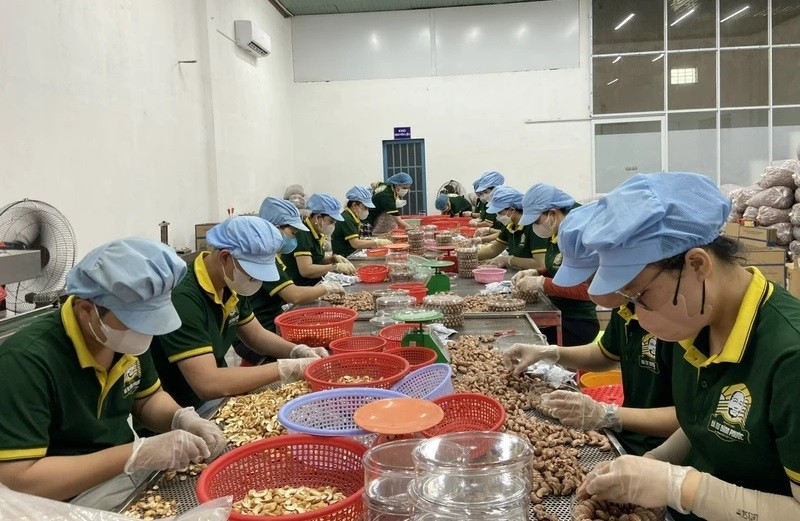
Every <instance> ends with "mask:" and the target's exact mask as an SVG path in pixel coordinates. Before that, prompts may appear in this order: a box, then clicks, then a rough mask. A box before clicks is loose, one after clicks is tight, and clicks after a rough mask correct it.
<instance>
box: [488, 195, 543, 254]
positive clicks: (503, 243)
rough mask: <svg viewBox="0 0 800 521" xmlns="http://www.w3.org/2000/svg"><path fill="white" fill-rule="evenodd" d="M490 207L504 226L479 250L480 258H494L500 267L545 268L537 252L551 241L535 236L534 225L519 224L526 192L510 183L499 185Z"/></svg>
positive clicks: (489, 209) (541, 251) (539, 252)
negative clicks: (532, 227)
mask: <svg viewBox="0 0 800 521" xmlns="http://www.w3.org/2000/svg"><path fill="white" fill-rule="evenodd" d="M486 210H487V212H489V213H493V214H496V219H497V222H499V223H500V224H501V225H502V227H503V228H502V229H501V230H500V234H499V235H498V236H497V238H496V239H495V240H494V241H493V242H491V243H489V244H487V245H485V246H483V247H482V248H481V249H480V250H478V259H479V260H488V259H491V261H490V264H492V265H493V266H497V267H500V268H504V267H505V266H509V267H511V268H516V269H528V268H536V267H538V268H541V267H542V265H541V263H540V262H539V261H537V260H536V259H534V254H541V253H543V252H544V251H545V250H546V249H547V243H548V241H547V240H546V239H541V238H538V237H535V236H534V235H533V233H532V232H531V227H530V226H522V225H520V224H519V221H520V219H521V218H522V193H521V192H519V191H518V190H515V189H513V188H511V187H510V186H499V187H497V188H495V189H494V190H493V191H492V198H491V199H490V200H489V206H488V207H487V209H486Z"/></svg>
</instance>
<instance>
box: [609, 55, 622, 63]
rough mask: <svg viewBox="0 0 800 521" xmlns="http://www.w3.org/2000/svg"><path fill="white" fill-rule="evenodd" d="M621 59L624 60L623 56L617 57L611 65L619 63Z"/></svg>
mask: <svg viewBox="0 0 800 521" xmlns="http://www.w3.org/2000/svg"><path fill="white" fill-rule="evenodd" d="M621 59H622V56H617V57H616V58H614V61H613V62H611V63H617V62H618V61H620V60H621Z"/></svg>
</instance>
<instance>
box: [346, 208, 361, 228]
mask: <svg viewBox="0 0 800 521" xmlns="http://www.w3.org/2000/svg"><path fill="white" fill-rule="evenodd" d="M345 211H346V212H348V213H349V214H350V215H352V216H353V219H354V220H355V221H356V224H361V219H359V218H358V216H357V215H356V214H355V213H353V210H351V209H350V208H345Z"/></svg>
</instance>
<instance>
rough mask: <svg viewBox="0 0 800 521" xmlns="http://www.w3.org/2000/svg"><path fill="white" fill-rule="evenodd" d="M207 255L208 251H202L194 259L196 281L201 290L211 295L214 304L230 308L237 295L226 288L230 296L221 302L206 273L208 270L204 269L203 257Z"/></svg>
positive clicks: (236, 301) (234, 303) (237, 297)
mask: <svg viewBox="0 0 800 521" xmlns="http://www.w3.org/2000/svg"><path fill="white" fill-rule="evenodd" d="M208 255H210V252H207V251H204V252H203V253H201V254H200V255H198V256H197V257H196V258H195V259H194V274H195V275H196V276H197V282H198V283H199V284H200V287H201V288H203V291H205V292H206V293H208V294H209V295H211V296H212V297H213V299H214V303H215V304H219V305H220V306H223V307H224V308H227V309H229V308H232V307H233V306H234V305H236V304H237V303H238V302H239V296H238V295H237V294H236V292H235V291H233V290H232V289H230V288H228V290H229V291H230V292H231V298H229V299H228V301H227V302H225V303H224V304H223V302H222V300H220V298H219V294H218V293H217V290H216V288H214V283H213V282H211V275H209V274H208V270H207V269H206V263H205V261H204V259H205V258H206V257H208ZM224 292H225V290H224V288H223V291H222V293H224Z"/></svg>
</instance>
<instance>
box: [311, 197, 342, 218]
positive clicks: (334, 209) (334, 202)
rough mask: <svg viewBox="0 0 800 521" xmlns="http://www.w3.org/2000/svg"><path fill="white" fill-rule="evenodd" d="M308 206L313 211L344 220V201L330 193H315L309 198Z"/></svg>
mask: <svg viewBox="0 0 800 521" xmlns="http://www.w3.org/2000/svg"><path fill="white" fill-rule="evenodd" d="M306 206H307V207H308V209H309V210H311V213H316V214H322V215H327V216H329V217H332V218H333V219H336V220H337V221H344V218H343V217H342V203H340V202H339V200H338V199H336V198H335V197H333V196H332V195H328V194H314V195H312V196H311V197H309V198H308V202H307V203H306Z"/></svg>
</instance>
